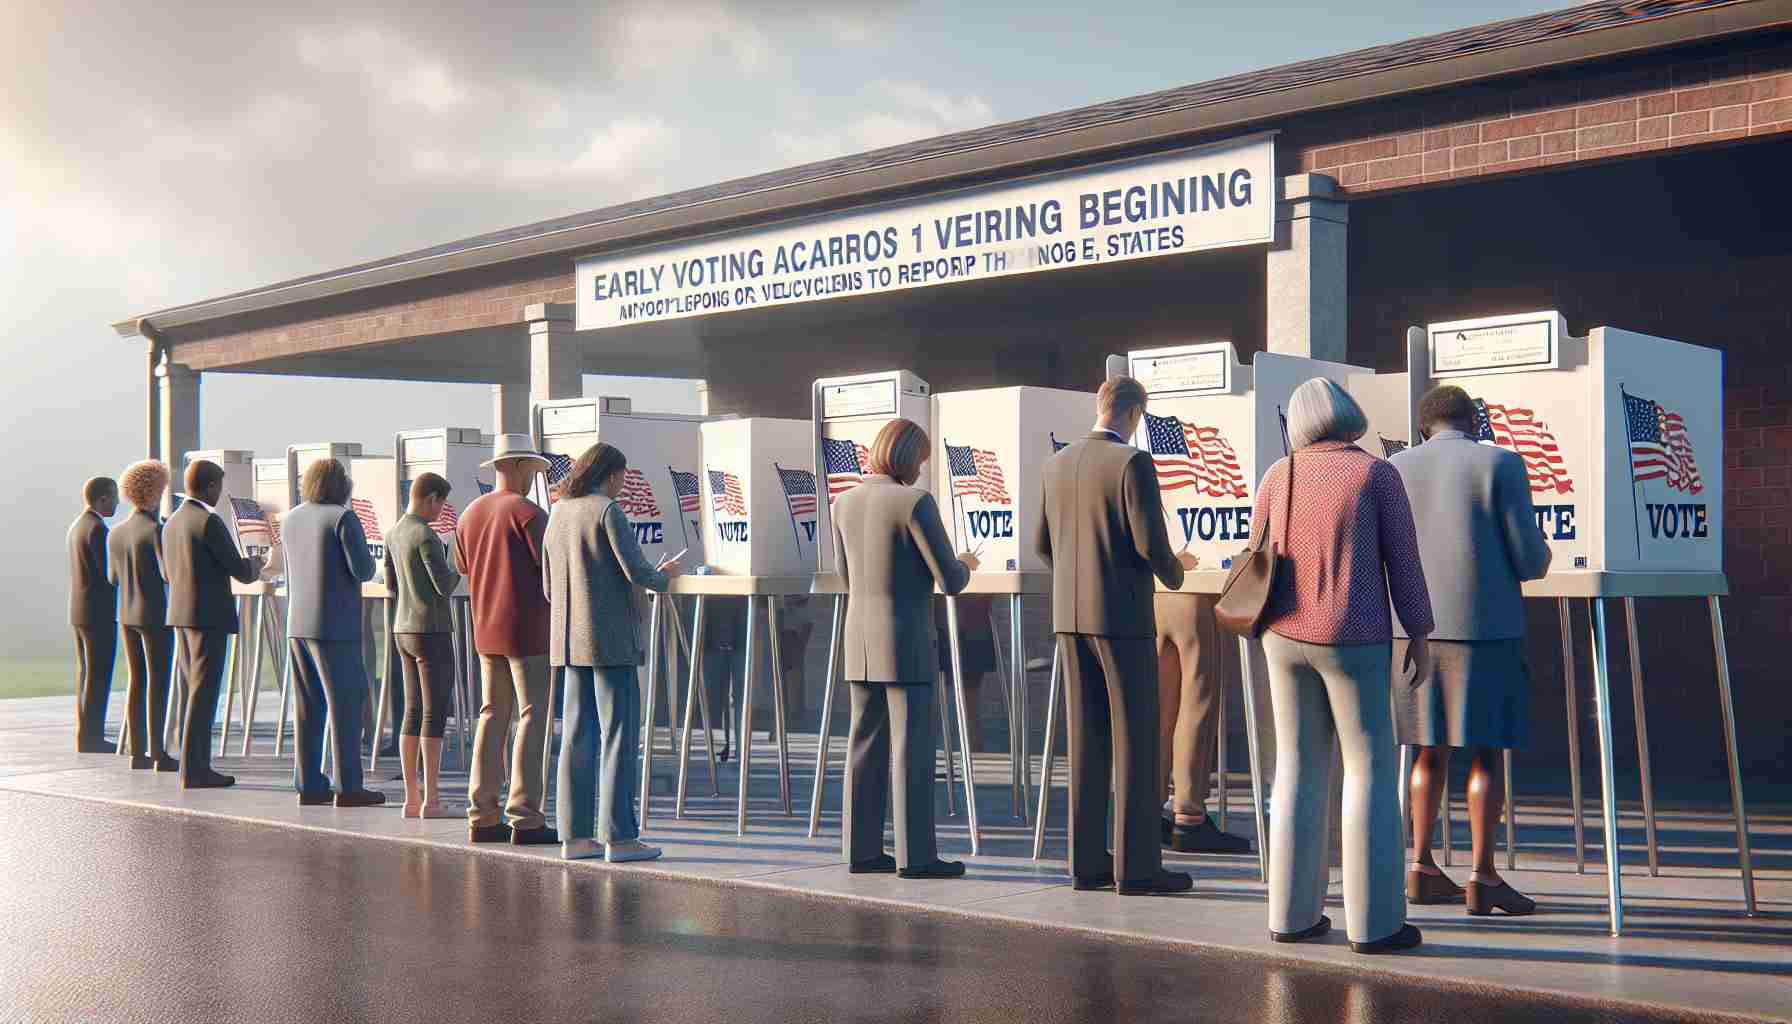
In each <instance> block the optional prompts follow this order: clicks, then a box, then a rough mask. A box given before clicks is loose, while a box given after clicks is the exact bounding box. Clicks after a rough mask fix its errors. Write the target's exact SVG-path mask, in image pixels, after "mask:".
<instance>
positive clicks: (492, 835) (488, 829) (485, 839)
mask: <svg viewBox="0 0 1792 1024" xmlns="http://www.w3.org/2000/svg"><path fill="white" fill-rule="evenodd" d="M468 832H469V835H468V837H467V840H468V841H469V842H474V843H508V842H510V826H509V825H474V826H472V827H471V828H470V829H468Z"/></svg>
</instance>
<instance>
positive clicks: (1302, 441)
mask: <svg viewBox="0 0 1792 1024" xmlns="http://www.w3.org/2000/svg"><path fill="white" fill-rule="evenodd" d="M1368 432H1369V418H1368V417H1367V416H1364V415H1363V407H1362V406H1360V405H1358V404H1356V399H1354V398H1352V397H1350V392H1348V391H1345V390H1344V389H1343V388H1341V387H1339V386H1338V385H1337V384H1336V383H1335V382H1334V381H1332V380H1329V379H1328V378H1325V377H1314V378H1313V379H1312V380H1310V381H1307V382H1306V383H1305V384H1302V385H1301V386H1300V387H1298V388H1295V389H1294V394H1293V395H1291V396H1289V398H1288V448H1289V450H1290V451H1299V450H1300V449H1302V448H1305V447H1306V446H1307V445H1310V444H1318V443H1319V442H1321V441H1345V442H1354V441H1356V440H1357V439H1358V438H1360V437H1362V436H1363V435H1364V434H1366V433H1368Z"/></svg>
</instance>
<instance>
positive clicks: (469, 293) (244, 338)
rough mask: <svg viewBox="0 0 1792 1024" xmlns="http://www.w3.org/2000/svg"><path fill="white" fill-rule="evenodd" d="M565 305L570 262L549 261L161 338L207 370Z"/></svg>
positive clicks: (518, 319)
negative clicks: (552, 304)
mask: <svg viewBox="0 0 1792 1024" xmlns="http://www.w3.org/2000/svg"><path fill="white" fill-rule="evenodd" d="M572 300H573V278H572V263H571V261H570V260H568V259H566V258H564V257H555V258H544V259H535V260H523V261H518V262H516V263H508V264H504V265H501V266H496V267H484V268H480V269H477V270H469V271H464V272H461V273H455V274H444V275H441V276H439V277H432V278H427V279H424V280H421V281H410V282H406V283H403V284H397V285H391V286H389V287H385V288H375V289H370V290H368V291H365V292H356V293H353V294H350V295H343V296H338V297H335V298H330V299H322V300H318V301H315V302H306V303H300V304H297V305H293V306H286V307H282V308H280V309H275V310H267V311H264V312H260V313H253V314H248V315H245V316H239V317H230V318H227V319H224V320H218V321H213V322H211V323H204V324H197V325H194V326H192V327H186V328H177V329H174V330H171V331H169V332H167V333H168V335H169V336H170V338H171V339H172V340H173V342H174V345H175V349H176V353H177V354H176V357H175V358H176V359H177V360H178V361H180V362H184V363H186V364H188V365H189V366H192V367H193V368H194V369H195V370H209V369H218V368H224V367H231V366H238V365H242V364H244V363H254V362H257V361H260V360H264V359H277V358H281V357H286V356H297V355H304V354H307V353H318V352H332V351H340V350H344V349H352V348H358V347H361V346H365V345H377V344H380V343H382V342H390V341H398V340H401V339H405V338H414V337H423V336H428V335H434V334H448V333H452V332H456V331H466V330H472V329H475V328H481V327H498V326H502V325H505V324H520V323H522V317H523V308H524V307H525V306H528V305H529V304H531V303H536V302H571V301H572Z"/></svg>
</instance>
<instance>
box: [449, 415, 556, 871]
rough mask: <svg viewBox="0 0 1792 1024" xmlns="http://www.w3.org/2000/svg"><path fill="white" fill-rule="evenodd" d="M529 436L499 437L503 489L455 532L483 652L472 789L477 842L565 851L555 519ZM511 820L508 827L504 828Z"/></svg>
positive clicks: (476, 505) (479, 503) (496, 456)
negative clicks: (558, 800)
mask: <svg viewBox="0 0 1792 1024" xmlns="http://www.w3.org/2000/svg"><path fill="white" fill-rule="evenodd" d="M547 464H548V463H547V459H545V458H543V457H542V456H541V455H540V454H539V453H538V452H536V451H535V447H534V445H532V444H531V443H530V442H529V436H528V435H527V434H500V435H499V436H498V439H497V441H496V443H495V444H494V445H493V454H492V459H491V461H490V462H487V463H486V465H488V466H491V467H492V470H493V472H494V474H495V475H496V476H497V486H496V488H495V489H494V490H493V491H492V492H491V493H490V494H486V495H483V496H481V497H480V498H478V499H477V500H476V501H474V502H473V503H472V504H471V505H468V506H467V509H466V511H465V512H462V513H461V516H460V525H459V527H457V528H456V530H455V545H454V558H455V562H456V563H457V564H458V567H459V569H460V571H461V574H462V575H463V576H465V577H466V578H467V589H468V590H469V591H470V592H471V595H472V603H473V648H474V650H476V651H478V652H479V668H480V678H481V698H480V707H479V728H478V730H477V731H476V732H475V733H474V736H473V770H472V773H471V778H470V780H469V781H468V785H467V795H468V803H469V806H468V807H467V822H468V825H469V827H470V829H471V832H472V836H471V838H472V841H473V842H475V843H501V842H504V841H506V840H508V841H510V842H511V843H514V844H516V845H518V846H537V845H547V844H553V843H558V842H559V841H560V837H559V836H558V835H556V834H555V832H554V830H553V829H551V828H549V827H548V826H547V819H546V818H545V817H543V815H542V813H541V805H542V800H543V798H544V797H545V795H546V793H547V777H546V771H545V767H544V762H543V760H542V752H543V748H544V747H545V746H546V744H547V739H548V728H549V725H550V724H551V722H552V720H553V714H554V713H553V709H552V708H551V707H549V695H550V694H551V693H552V686H551V683H550V681H549V676H548V601H547V596H546V592H545V591H544V590H543V589H542V585H541V538H542V535H543V533H545V532H546V530H547V523H548V514H547V512H546V511H544V510H543V509H542V507H541V506H540V505H537V504H535V503H534V502H533V501H530V500H529V499H528V498H527V497H525V496H524V495H525V494H527V492H528V490H529V485H530V484H531V483H532V482H533V481H534V479H535V474H537V473H539V472H541V471H542V470H544V469H546V468H547ZM513 715H514V716H515V717H516V720H517V730H516V742H515V744H514V745H513V749H512V750H511V752H510V798H509V802H508V803H506V804H505V806H504V807H503V808H502V809H500V808H499V806H498V785H499V780H501V779H502V778H503V777H504V737H505V734H506V733H508V732H509V731H510V720H511V717H512V716H513ZM506 818H508V819H509V821H508V823H506V821H505V819H506Z"/></svg>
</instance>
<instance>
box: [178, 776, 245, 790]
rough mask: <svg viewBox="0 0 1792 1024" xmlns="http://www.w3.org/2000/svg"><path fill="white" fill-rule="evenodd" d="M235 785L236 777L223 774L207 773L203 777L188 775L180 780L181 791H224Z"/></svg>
mask: <svg viewBox="0 0 1792 1024" xmlns="http://www.w3.org/2000/svg"><path fill="white" fill-rule="evenodd" d="M234 785H236V776H234V775H225V774H224V773H223V772H207V773H205V774H204V775H189V776H186V777H185V778H183V779H181V780H180V786H181V788H182V789H225V788H228V787H230V786H234Z"/></svg>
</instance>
